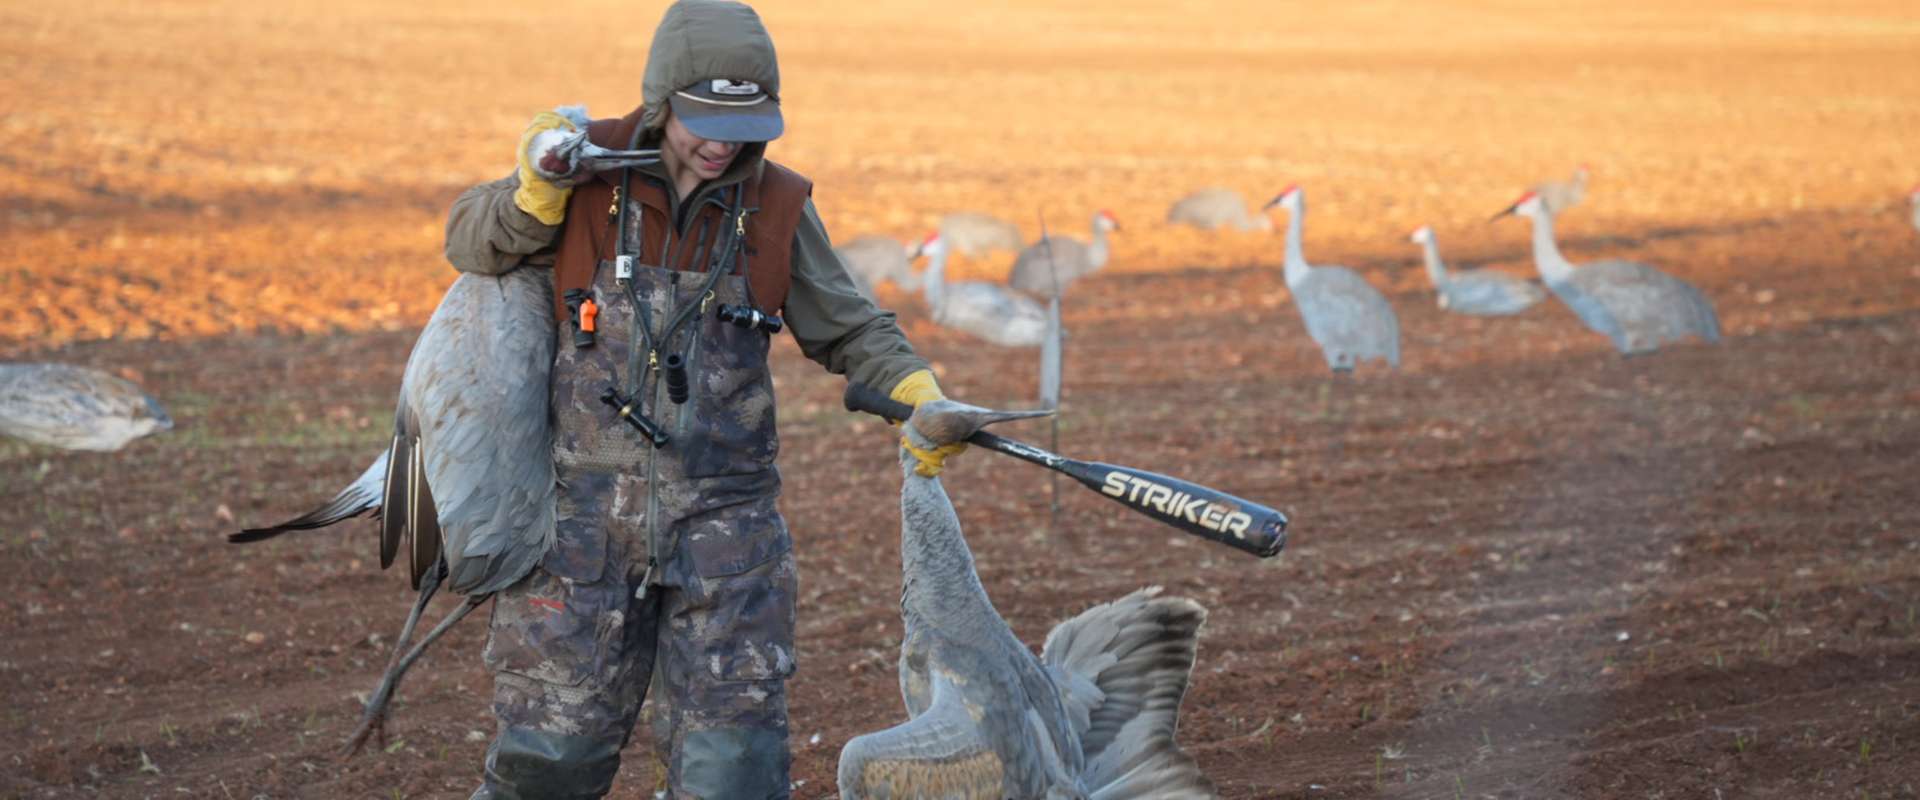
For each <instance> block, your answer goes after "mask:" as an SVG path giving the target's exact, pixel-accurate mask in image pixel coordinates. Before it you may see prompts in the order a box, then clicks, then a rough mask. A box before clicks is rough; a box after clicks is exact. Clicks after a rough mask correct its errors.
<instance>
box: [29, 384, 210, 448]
mask: <svg viewBox="0 0 1920 800" xmlns="http://www.w3.org/2000/svg"><path fill="white" fill-rule="evenodd" d="M172 429H173V418H172V417H169V416H167V411H166V409H165V408H162V407H161V405H160V401H158V400H155V399H153V397H152V396H151V395H149V394H147V393H146V392H144V391H141V389H140V387H139V386H136V385H134V383H133V381H129V380H127V379H125V378H120V377H116V376H113V375H108V374H107V373H104V372H101V371H99V370H96V369H88V368H86V367H76V366H73V365H70V364H0V435H5V436H12V437H14V438H16V439H21V440H24V441H28V442H33V443H35V444H43V445H49V446H52V447H59V448H64V449H67V450H92V451H96V452H112V451H114V450H119V449H120V448H122V447H126V446H127V443H128V442H131V441H133V440H135V439H138V438H140V437H142V436H147V435H149V434H153V433H159V432H161V431H166V430H172Z"/></svg>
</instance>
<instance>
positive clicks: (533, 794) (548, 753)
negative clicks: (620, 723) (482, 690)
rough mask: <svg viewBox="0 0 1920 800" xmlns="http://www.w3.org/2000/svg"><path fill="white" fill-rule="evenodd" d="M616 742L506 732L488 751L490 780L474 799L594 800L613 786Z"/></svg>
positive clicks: (617, 757) (517, 730)
mask: <svg viewBox="0 0 1920 800" xmlns="http://www.w3.org/2000/svg"><path fill="white" fill-rule="evenodd" d="M620 745H621V742H620V741H618V740H613V741H600V740H596V739H590V738H587V737H584V736H567V735H564V734H558V733H543V732H540V731H534V730H528V729H526V728H507V729H505V730H503V731H501V732H500V736H499V737H498V738H495V739H494V740H493V746H491V747H488V748H487V766H486V782H485V783H483V784H482V785H481V786H480V788H479V789H477V790H475V791H474V793H473V797H472V799H471V800H592V798H598V797H601V796H603V795H605V794H606V793H607V790H608V789H611V788H613V777H614V775H615V774H617V773H618V772H619V771H620Z"/></svg>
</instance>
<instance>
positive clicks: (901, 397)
mask: <svg viewBox="0 0 1920 800" xmlns="http://www.w3.org/2000/svg"><path fill="white" fill-rule="evenodd" d="M887 396H889V397H891V398H893V399H894V401H895V402H899V403H906V404H907V405H910V406H913V407H914V408H919V407H920V404H921V403H925V402H927V401H929V400H945V399H946V397H947V396H946V395H944V394H941V392H940V384H938V383H936V382H934V380H933V373H932V372H929V371H927V370H924V369H923V370H919V371H917V372H914V373H911V374H909V375H907V377H904V378H901V379H900V382H899V383H896V384H894V385H893V391H892V392H889V393H888V394H887ZM900 446H901V447H904V448H907V452H909V453H912V454H913V457H914V458H916V459H918V460H919V461H920V464H919V465H918V466H916V467H914V468H913V471H914V472H915V473H916V474H918V475H920V476H922V477H926V478H932V477H935V476H937V475H939V474H940V470H942V469H944V468H945V467H946V461H947V458H948V457H950V456H957V455H959V454H961V453H962V452H965V451H966V449H967V443H966V442H954V443H953V444H948V445H941V446H939V447H935V448H933V449H931V450H923V449H921V448H919V447H915V446H914V444H913V442H912V441H911V440H909V439H908V438H907V436H906V434H901V435H900Z"/></svg>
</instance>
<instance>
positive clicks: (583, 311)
mask: <svg viewBox="0 0 1920 800" xmlns="http://www.w3.org/2000/svg"><path fill="white" fill-rule="evenodd" d="M598 316H600V306H599V305H598V304H595V303H594V302H593V298H591V297H589V298H587V299H585V300H582V301H580V330H582V331H584V332H586V333H593V320H594V318H595V317H598Z"/></svg>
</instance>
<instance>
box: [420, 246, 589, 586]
mask: <svg viewBox="0 0 1920 800" xmlns="http://www.w3.org/2000/svg"><path fill="white" fill-rule="evenodd" d="M551 304H552V289H551V286H550V284H549V282H548V281H547V279H546V276H545V273H543V272H541V271H539V270H531V269H517V270H513V271H511V272H508V273H506V274H505V275H502V276H499V277H497V278H496V277H487V276H480V275H461V276H460V277H459V278H458V279H457V280H455V281H454V284H453V286H452V287H450V288H449V289H448V290H447V295H446V297H445V298H443V299H442V300H441V302H440V307H439V308H438V309H436V310H435V311H434V314H433V318H432V319H431V320H429V321H428V323H427V327H426V329H425V330H423V331H421V333H420V339H419V341H418V342H416V343H415V345H414V350H413V355H412V356H411V357H410V358H409V359H408V360H407V370H406V376H405V378H404V379H403V381H402V385H401V392H402V403H403V405H404V406H406V410H405V414H403V417H410V418H411V419H412V420H414V421H417V423H418V431H419V434H418V435H419V440H418V446H417V448H414V449H413V451H412V452H413V453H414V455H413V457H412V458H411V459H410V461H412V462H413V463H410V464H409V465H408V467H409V469H408V470H407V471H406V472H404V473H403V474H407V475H410V476H411V478H410V481H409V482H410V483H411V482H412V481H422V482H424V484H425V486H422V487H413V486H409V487H407V489H406V491H407V496H408V497H410V498H417V497H424V498H430V499H429V506H430V507H432V508H434V509H435V510H436V513H435V514H432V515H424V514H408V515H407V516H408V517H409V518H410V519H412V520H414V523H413V526H414V527H415V530H413V531H412V533H413V537H414V539H415V542H416V550H417V549H418V548H419V547H420V546H421V545H422V544H424V542H423V541H422V536H423V534H431V533H433V531H431V530H427V527H428V526H430V525H433V524H435V523H437V526H438V529H439V530H438V533H439V535H440V537H441V538H443V539H444V542H445V557H446V559H447V564H448V568H449V583H450V586H451V587H452V588H453V590H454V591H456V592H460V593H463V594H481V593H488V592H493V591H498V590H500V589H503V588H505V587H506V586H508V585H510V584H512V583H513V582H514V581H516V580H518V579H519V578H520V577H521V576H522V575H525V574H526V572H527V570H529V569H531V568H532V566H533V565H534V564H535V563H536V562H538V561H539V559H540V558H541V557H542V556H544V555H545V554H546V551H547V549H548V548H549V547H550V546H551V545H552V543H553V535H554V507H553V492H554V473H553V460H552V455H551V453H552V445H553V433H552V428H551V425H550V422H549V414H548V409H547V402H548V387H547V378H548V373H549V371H550V369H551V368H552V364H553V347H554V344H553V337H554V331H555V326H554V323H553V317H552V312H551V310H550V309H551V308H552V305H551ZM403 436H404V432H403ZM392 488H399V487H392ZM416 503H417V501H416ZM415 507H416V508H417V507H419V506H418V505H416V506H415ZM391 516H398V515H391ZM418 558H420V556H418V555H416V559H418ZM427 561H428V563H431V559H428V560H427ZM416 567H418V564H417V563H416Z"/></svg>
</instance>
